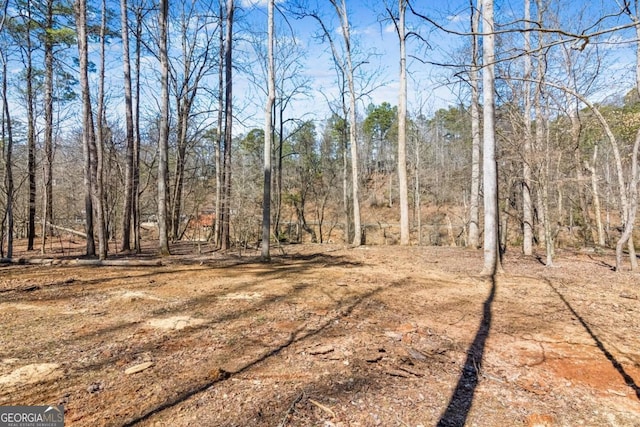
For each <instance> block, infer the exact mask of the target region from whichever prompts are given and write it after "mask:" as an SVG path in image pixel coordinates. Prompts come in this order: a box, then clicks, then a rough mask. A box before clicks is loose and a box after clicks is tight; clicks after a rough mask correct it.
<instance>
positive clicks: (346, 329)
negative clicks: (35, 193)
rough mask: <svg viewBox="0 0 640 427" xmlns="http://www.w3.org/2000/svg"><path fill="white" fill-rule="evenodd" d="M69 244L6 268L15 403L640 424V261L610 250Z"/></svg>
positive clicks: (294, 419) (3, 300) (159, 411)
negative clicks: (122, 258) (620, 258)
mask: <svg viewBox="0 0 640 427" xmlns="http://www.w3.org/2000/svg"><path fill="white" fill-rule="evenodd" d="M61 247H64V248H65V250H64V254H62V253H59V254H57V257H58V259H59V260H62V262H61V263H60V264H58V265H44V264H43V265H15V264H8V265H3V266H0V322H1V323H2V332H1V333H0V405H36V404H38V405H46V404H63V405H64V406H65V421H66V425H68V426H92V427H93V426H123V425H137V426H378V425H379V426H413V427H416V426H436V425H438V426H462V425H468V426H518V425H526V426H638V425H640V387H639V384H640V322H639V321H640V300H639V297H640V276H639V275H638V274H637V273H630V272H623V273H615V272H613V271H612V269H611V265H612V264H613V262H614V259H613V254H611V253H608V252H607V253H595V252H592V253H588V252H567V251H562V252H559V253H558V259H557V266H556V267H555V268H545V267H544V266H543V265H542V264H541V263H540V262H539V261H538V260H537V259H536V258H535V257H533V258H529V257H523V256H520V255H517V254H516V253H514V251H512V252H511V253H507V255H506V258H505V262H504V268H505V273H504V274H501V275H499V276H497V277H494V278H486V277H481V276H479V274H478V273H479V272H480V270H481V265H482V253H481V252H480V251H471V250H465V249H460V248H450V247H410V248H404V247H399V246H368V247H361V248H357V249H353V248H346V247H343V246H338V245H296V246H287V247H284V248H283V249H282V250H278V249H274V254H275V256H274V257H273V260H272V262H271V263H268V264H266V263H260V262H259V260H258V256H257V255H258V254H257V253H255V252H249V253H246V252H245V253H243V254H242V255H240V254H226V255H222V254H219V253H216V252H212V251H211V250H210V249H209V248H207V247H204V246H199V247H195V246H193V247H192V246H185V247H176V252H181V254H178V255H172V256H171V257H167V258H163V259H162V260H161V261H162V264H163V265H162V266H137V267H123V266H87V265H76V264H74V263H73V262H72V261H73V259H74V256H77V255H75V253H74V251H77V252H78V253H79V251H80V248H79V247H75V246H73V245H72V244H71V243H69V242H67V243H66V246H64V245H62V244H61ZM149 251H150V252H149V254H150V253H151V249H150V250H149ZM18 255H19V256H26V253H19V254H18ZM63 255H64V256H63ZM32 256H35V255H32ZM149 256H150V255H148V257H149ZM43 262H46V261H43ZM59 262H60V261H59Z"/></svg>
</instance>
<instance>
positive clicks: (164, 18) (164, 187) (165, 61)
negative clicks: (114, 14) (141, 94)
mask: <svg viewBox="0 0 640 427" xmlns="http://www.w3.org/2000/svg"><path fill="white" fill-rule="evenodd" d="M168 25H169V0H160V14H159V16H158V26H159V29H160V37H159V42H158V48H159V50H160V85H161V94H160V97H161V99H160V135H159V138H158V153H159V155H160V159H159V162H158V234H159V239H160V240H159V251H160V255H163V256H166V255H169V254H170V251H169V233H168V230H167V219H168V212H167V209H168V203H167V199H168V194H169V189H168V182H169V171H168V167H169V56H168V52H167V48H168V46H167V44H168V36H167V29H168V28H167V27H168Z"/></svg>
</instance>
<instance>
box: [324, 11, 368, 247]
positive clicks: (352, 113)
mask: <svg viewBox="0 0 640 427" xmlns="http://www.w3.org/2000/svg"><path fill="white" fill-rule="evenodd" d="M330 1H331V4H332V5H333V7H334V8H335V10H336V13H337V15H338V18H339V19H340V25H341V28H342V36H343V38H344V45H345V56H346V58H345V59H346V66H345V67H344V68H345V69H344V71H345V74H346V77H347V83H348V85H349V143H350V144H351V184H352V186H351V187H352V188H351V191H352V198H353V200H352V203H353V228H354V233H353V236H354V237H353V245H354V246H360V245H361V244H362V225H361V218H360V196H359V182H358V180H359V179H360V173H359V171H358V139H357V126H358V123H357V120H356V117H357V114H356V89H355V82H354V68H353V61H352V58H351V53H352V52H351V35H350V34H351V28H350V25H349V16H348V14H347V4H346V1H345V0H341V2H340V4H338V0H330ZM332 50H333V51H334V59H335V60H336V61H338V60H339V59H340V58H339V56H337V55H336V54H335V48H334V47H333V46H332Z"/></svg>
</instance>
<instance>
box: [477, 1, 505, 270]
mask: <svg viewBox="0 0 640 427" xmlns="http://www.w3.org/2000/svg"><path fill="white" fill-rule="evenodd" d="M482 32H483V36H482V63H483V69H482V83H483V85H482V87H483V90H482V97H483V119H484V120H483V122H484V129H483V147H482V148H483V150H482V153H483V161H482V169H483V184H484V185H483V187H484V267H483V270H482V272H483V274H488V275H494V274H496V273H497V272H498V271H499V270H500V269H501V268H502V267H501V263H500V256H499V255H500V253H499V247H498V245H499V242H500V239H499V224H500V221H499V218H498V170H497V162H496V140H495V131H496V130H495V111H494V108H495V99H494V90H495V74H494V68H495V34H494V20H493V0H482Z"/></svg>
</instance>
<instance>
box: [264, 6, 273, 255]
mask: <svg viewBox="0 0 640 427" xmlns="http://www.w3.org/2000/svg"><path fill="white" fill-rule="evenodd" d="M274 3H275V0H269V3H268V7H267V9H268V18H267V20H268V30H267V46H268V49H267V62H268V67H267V68H268V73H267V74H268V86H269V93H268V96H267V104H266V106H265V108H264V112H265V114H264V115H265V119H264V181H263V187H264V188H263V194H262V259H263V260H265V261H267V260H269V259H270V257H271V255H270V253H269V243H270V237H271V144H272V137H273V117H272V116H273V105H274V103H275V100H276V80H275V60H274V52H273V48H274V28H273V27H274V22H273V9H274Z"/></svg>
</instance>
